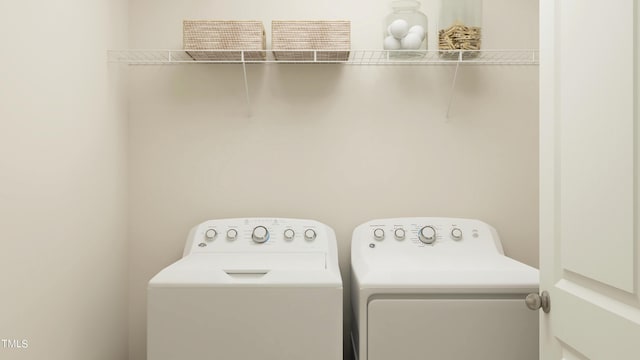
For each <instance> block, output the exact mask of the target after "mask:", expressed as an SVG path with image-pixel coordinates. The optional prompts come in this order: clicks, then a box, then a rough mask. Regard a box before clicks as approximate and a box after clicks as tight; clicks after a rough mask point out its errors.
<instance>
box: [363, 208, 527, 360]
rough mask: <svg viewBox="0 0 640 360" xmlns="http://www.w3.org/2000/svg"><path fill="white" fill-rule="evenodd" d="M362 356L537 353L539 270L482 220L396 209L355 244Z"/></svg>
mask: <svg viewBox="0 0 640 360" xmlns="http://www.w3.org/2000/svg"><path fill="white" fill-rule="evenodd" d="M351 266H352V271H351V274H352V307H353V314H354V317H355V319H354V320H353V322H352V324H353V325H352V326H353V332H352V342H353V347H354V351H355V353H356V355H357V358H358V359H359V360H389V359H403V360H425V359H435V360H463V359H464V360H468V359H475V360H482V359H484V360H516V359H517V360H538V312H537V311H531V310H529V309H528V308H527V307H526V305H525V301H524V299H525V297H526V295H527V294H528V293H531V292H536V293H537V292H538V282H539V280H538V270H537V269H535V268H533V267H530V266H528V265H525V264H522V263H520V262H518V261H515V260H513V259H511V258H509V257H507V256H505V255H504V252H503V250H502V245H501V242H500V239H499V237H498V234H497V233H496V231H495V230H494V229H493V228H492V227H491V226H489V225H487V224H486V223H483V222H481V221H478V220H469V219H453V218H398V219H383V220H374V221H370V222H367V223H365V224H362V225H360V226H358V227H357V228H356V229H355V230H354V232H353V239H352V244H351Z"/></svg>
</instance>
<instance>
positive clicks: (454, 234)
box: [353, 217, 502, 253]
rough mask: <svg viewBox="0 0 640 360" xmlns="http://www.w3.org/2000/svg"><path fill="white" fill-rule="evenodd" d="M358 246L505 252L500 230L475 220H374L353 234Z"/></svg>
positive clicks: (428, 218) (408, 249)
mask: <svg viewBox="0 0 640 360" xmlns="http://www.w3.org/2000/svg"><path fill="white" fill-rule="evenodd" d="M353 241H354V243H356V242H358V243H360V244H359V246H362V247H363V248H369V249H378V250H379V249H400V250H401V249H407V250H406V251H414V250H411V249H415V248H426V249H437V248H439V247H443V248H456V249H467V250H470V251H474V250H483V249H486V250H487V251H494V252H495V251H496V250H497V251H498V252H499V253H502V245H501V242H500V239H499V237H498V234H497V232H496V230H495V229H494V228H493V227H491V226H490V225H488V224H486V223H484V222H482V221H479V220H474V219H459V218H436V217H424V218H395V219H380V220H373V221H369V222H367V223H364V224H362V225H360V226H358V227H357V228H356V229H355V231H354V232H353Z"/></svg>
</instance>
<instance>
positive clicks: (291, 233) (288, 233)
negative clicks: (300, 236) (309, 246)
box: [283, 229, 296, 241]
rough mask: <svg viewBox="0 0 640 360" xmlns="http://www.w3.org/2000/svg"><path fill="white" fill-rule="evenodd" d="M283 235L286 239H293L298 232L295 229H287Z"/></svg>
mask: <svg viewBox="0 0 640 360" xmlns="http://www.w3.org/2000/svg"><path fill="white" fill-rule="evenodd" d="M283 235H284V239H285V240H288V241H291V240H293V237H294V236H296V232H295V231H293V229H287V230H285V231H284V234H283Z"/></svg>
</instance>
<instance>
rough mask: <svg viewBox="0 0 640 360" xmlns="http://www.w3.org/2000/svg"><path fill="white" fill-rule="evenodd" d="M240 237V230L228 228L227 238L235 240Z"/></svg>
mask: <svg viewBox="0 0 640 360" xmlns="http://www.w3.org/2000/svg"><path fill="white" fill-rule="evenodd" d="M237 238H238V230H236V229H229V230H227V240H235V239H237Z"/></svg>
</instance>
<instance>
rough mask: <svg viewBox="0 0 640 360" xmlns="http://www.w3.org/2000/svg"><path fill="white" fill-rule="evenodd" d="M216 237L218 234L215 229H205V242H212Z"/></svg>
mask: <svg viewBox="0 0 640 360" xmlns="http://www.w3.org/2000/svg"><path fill="white" fill-rule="evenodd" d="M216 236H218V233H217V232H216V230H215V229H207V231H205V232H204V237H206V238H207V240H213V239H215V237H216Z"/></svg>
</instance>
